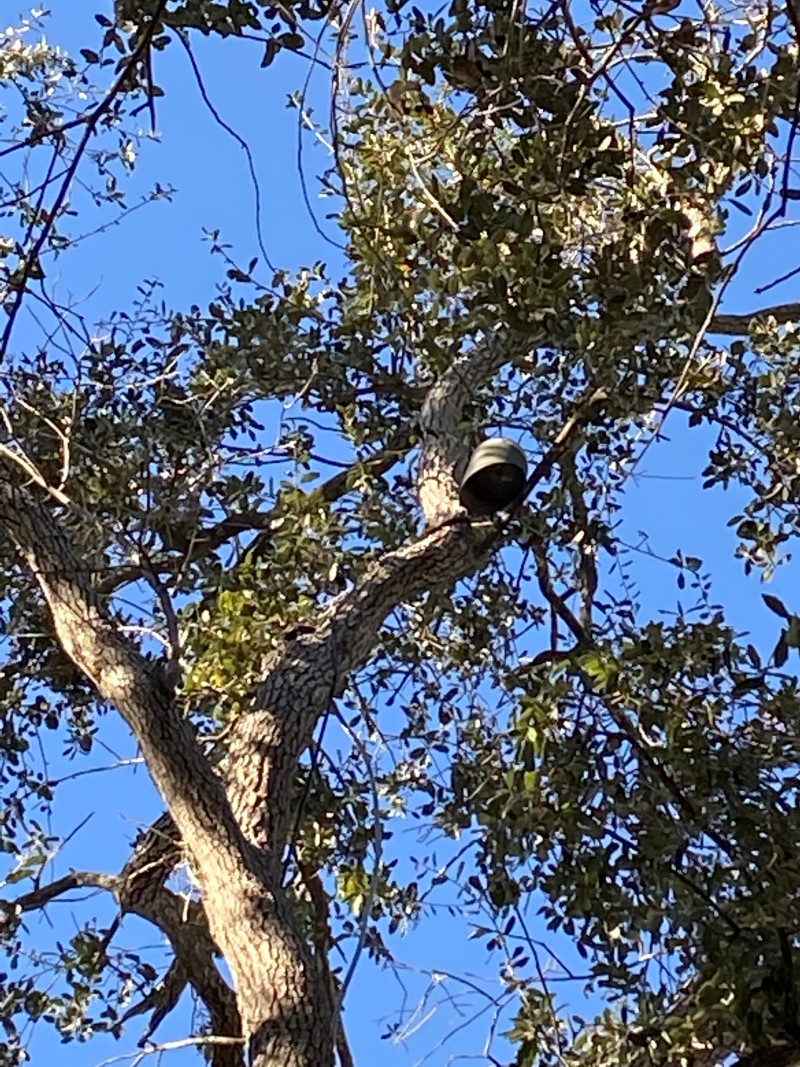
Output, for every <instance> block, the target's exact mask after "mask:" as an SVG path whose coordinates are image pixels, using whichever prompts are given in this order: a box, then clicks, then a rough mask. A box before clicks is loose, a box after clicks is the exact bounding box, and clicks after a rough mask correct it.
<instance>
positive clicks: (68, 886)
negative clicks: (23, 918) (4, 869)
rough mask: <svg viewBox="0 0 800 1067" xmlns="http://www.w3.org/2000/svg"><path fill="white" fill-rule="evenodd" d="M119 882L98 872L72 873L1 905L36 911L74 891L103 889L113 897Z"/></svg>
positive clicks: (112, 876)
mask: <svg viewBox="0 0 800 1067" xmlns="http://www.w3.org/2000/svg"><path fill="white" fill-rule="evenodd" d="M119 886H120V880H119V878H117V877H116V876H115V875H113V874H102V873H101V872H99V871H72V873H71V874H65V875H64V877H63V878H58V879H56V881H55V882H51V883H50V884H49V885H43V886H40V887H39V888H38V889H32V890H31V891H30V892H29V893H23V894H22V895H21V896H18V897H15V898H14V900H7V901H4V902H3V903H4V904H5V906H6V907H10V908H13V909H17V910H19V911H20V912H27V911H36V910H37V909H38V908H43V907H45V906H46V905H47V904H49V903H50V902H51V901H52V900H55V899H56V898H57V897H60V896H63V894H64V893H71V892H73V890H75V889H105V890H107V891H108V892H109V893H113V894H114V895H115V896H116V894H117V892H118V890H119Z"/></svg>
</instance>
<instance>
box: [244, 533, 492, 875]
mask: <svg viewBox="0 0 800 1067" xmlns="http://www.w3.org/2000/svg"><path fill="white" fill-rule="evenodd" d="M495 540H496V531H495V529H494V526H493V525H491V524H485V523H484V524H481V525H480V526H476V525H475V524H471V523H469V522H468V521H463V522H456V523H453V524H450V525H445V526H441V527H439V528H438V529H436V530H431V531H430V532H429V533H427V534H425V535H423V536H422V537H421V538H420V539H419V540H418V541H416V542H414V543H413V544H411V545H406V546H403V547H402V548H399V549H397V550H396V551H394V552H388V553H387V554H386V555H385V556H383V558H382V559H380V560H378V561H377V562H376V563H375V564H374V566H373V567H372V569H371V570H370V571H368V572H367V574H366V575H365V576H364V577H363V578H362V579H361V581H360V582H359V583H358V584H357V585H356V586H355V587H354V588H353V589H350V590H348V591H347V592H345V593H341V594H340V595H339V596H337V597H335V598H334V599H333V600H332V601H331V602H330V603H329V604H328V606H327V607H326V608H325V609H324V610H323V611H322V613H321V615H320V618H319V622H318V624H317V626H316V628H315V630H314V632H313V633H311V634H304V635H302V636H300V637H297V638H296V639H295V640H293V641H290V642H289V643H288V644H287V645H285V646H284V647H283V648H282V649H281V650H279V651H278V652H277V653H276V654H275V656H274V657H273V659H272V660H271V662H270V663H269V664H268V667H267V671H266V676H265V678H264V681H263V683H262V685H261V687H260V689H259V692H258V695H257V698H256V706H255V709H254V710H253V711H252V712H250V713H248V714H246V715H242V716H241V717H240V718H239V719H238V720H237V722H236V723H235V724H234V726H233V729H232V732H231V741H230V748H229V767H230V771H229V775H230V784H229V796H230V797H231V803H232V804H233V806H234V811H235V813H236V816H237V819H238V822H239V825H240V826H241V827H242V829H243V830H244V832H245V834H246V835H247V836H248V838H249V839H250V840H251V841H253V842H254V843H256V844H257V845H258V846H259V847H260V848H266V849H268V850H269V851H270V853H271V858H272V860H273V862H274V863H279V862H280V858H281V851H282V848H283V845H284V843H285V840H286V834H287V831H288V823H287V820H288V817H289V796H290V790H291V782H292V779H293V776H294V773H295V768H296V765H297V760H298V758H299V756H300V753H301V752H302V751H303V749H304V748H305V746H306V745H307V744H308V741H309V739H310V737H311V733H312V731H313V729H314V725H315V723H316V721H317V719H318V718H319V716H320V715H322V714H323V713H324V712H325V710H326V709H327V708H328V706H329V705H330V703H331V700H332V699H333V697H334V696H335V695H336V694H337V693H338V692H340V691H341V690H342V689H343V688H344V686H345V685H346V684H347V679H348V677H349V674H350V672H351V671H352V670H353V669H355V668H356V667H358V666H360V665H361V663H363V662H364V660H365V659H366V658H367V656H368V655H369V653H370V652H371V650H372V648H373V646H374V644H375V641H376V639H377V635H378V631H379V630H380V627H381V626H382V624H383V621H384V619H385V618H386V616H387V615H388V614H389V612H391V611H392V610H393V609H394V608H395V607H397V606H398V605H399V604H402V603H404V602H406V601H409V600H413V599H414V598H416V597H418V596H420V595H421V594H423V593H426V592H428V591H430V590H432V589H440V588H449V587H450V586H452V585H453V584H454V583H455V582H457V581H458V580H459V579H461V578H465V577H467V576H468V575H470V574H472V573H474V572H475V571H476V570H477V569H478V568H479V567H481V566H482V565H483V564H484V563H485V562H486V561H487V560H488V558H489V555H490V553H491V550H492V545H493V543H494V541H495Z"/></svg>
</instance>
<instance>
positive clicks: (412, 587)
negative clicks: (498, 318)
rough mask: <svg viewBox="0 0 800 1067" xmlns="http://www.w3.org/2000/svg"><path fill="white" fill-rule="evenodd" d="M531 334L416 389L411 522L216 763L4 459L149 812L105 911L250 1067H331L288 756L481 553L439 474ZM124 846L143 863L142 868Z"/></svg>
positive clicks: (33, 562) (7, 510)
mask: <svg viewBox="0 0 800 1067" xmlns="http://www.w3.org/2000/svg"><path fill="white" fill-rule="evenodd" d="M534 343H535V341H534V339H533V338H527V339H525V340H524V341H523V340H522V339H521V338H519V337H517V336H514V335H512V334H508V333H500V332H498V333H496V334H494V335H492V336H489V337H487V338H485V339H484V340H483V341H481V342H479V343H477V344H476V345H475V347H474V348H473V349H472V350H471V351H470V352H468V353H466V354H463V355H460V356H458V357H457V358H456V359H455V360H454V362H453V364H452V366H451V368H450V370H449V371H448V372H447V373H445V374H444V375H443V376H442V377H441V379H440V380H439V382H437V383H436V384H435V385H434V386H433V387H432V388H431V389H430V391H429V393H428V395H427V397H426V399H425V401H424V402H423V406H422V412H421V419H420V429H421V430H422V434H423V438H422V448H421V455H420V460H419V467H418V487H419V497H420V503H421V505H422V510H423V513H424V516H425V520H426V525H425V528H424V530H423V532H422V533H421V534H420V536H419V537H418V538H417V539H416V540H415V541H414V542H413V543H411V544H409V545H405V546H403V547H401V548H400V549H398V550H396V551H392V552H387V553H386V554H385V555H384V556H383V557H382V558H380V559H379V560H378V561H377V562H376V563H375V564H374V566H373V567H372V568H371V569H370V570H369V571H368V572H367V573H366V574H365V576H364V577H363V578H362V579H361V580H360V581H359V582H358V583H357V584H355V585H354V586H353V588H351V589H349V590H347V591H345V592H344V593H342V594H340V595H339V596H337V597H336V598H334V599H333V600H332V601H331V602H330V603H329V604H328V605H327V607H326V609H325V610H324V611H323V612H322V613H321V615H320V617H319V621H318V623H317V625H316V627H315V629H314V630H313V632H311V633H304V634H303V635H301V636H295V637H294V639H291V640H288V641H287V643H286V644H285V645H284V646H283V647H282V648H281V649H280V650H279V651H278V652H277V653H276V654H275V655H274V657H273V659H272V661H271V662H270V663H269V664H268V665H267V667H266V670H265V674H264V677H263V680H262V683H261V685H260V687H259V691H258V693H257V694H256V696H255V700H254V704H253V708H252V710H251V711H250V712H249V713H248V714H245V715H243V716H242V717H241V718H240V719H239V720H238V721H237V722H236V723H235V725H234V726H233V728H232V731H231V735H230V744H229V754H230V758H229V759H228V760H226V761H225V766H226V767H227V770H226V771H222V772H218V771H217V770H215V769H214V768H213V767H212V765H211V763H210V762H209V760H208V758H207V757H206V755H205V754H204V753H203V751H202V749H201V747H200V745H199V743H198V741H197V738H196V737H195V735H194V732H193V729H192V727H191V726H190V724H189V723H187V722H186V721H185V719H184V718H183V717H182V715H181V712H180V709H179V707H178V704H177V702H176V699H175V692H174V689H173V687H172V686H171V684H169V682H168V680H167V679H168V672H167V671H165V669H164V665H163V664H159V663H153V662H152V661H149V660H147V659H145V658H144V657H143V656H142V655H141V654H140V653H139V652H138V650H137V648H136V647H135V646H134V645H133V644H132V643H131V642H130V641H129V640H128V639H127V638H126V637H124V636H123V634H122V633H121V631H120V629H119V627H118V625H117V623H116V621H115V619H114V618H113V617H112V615H111V614H110V613H109V612H108V610H107V609H106V607H105V600H104V598H103V597H102V596H101V595H100V594H99V593H98V588H97V584H98V583H96V582H94V583H93V581H92V579H91V577H90V575H89V571H88V569H87V567H86V566H85V564H84V562H83V561H82V560H81V558H80V557H79V555H78V553H77V551H76V549H75V546H74V545H73V543H72V542H71V540H70V537H69V535H68V533H67V532H66V531H65V527H64V524H63V522H60V521H59V517H58V515H57V513H56V512H54V510H53V508H52V507H51V506H50V505H49V503H48V502H47V498H46V495H45V494H44V493H42V492H39V491H38V490H33V489H31V488H29V487H26V486H23V485H22V484H20V482H21V479H20V478H19V470H17V469H15V467H14V465H13V464H11V463H9V462H8V461H6V465H5V467H4V469H3V478H2V481H0V528H2V529H3V530H4V531H5V532H6V534H7V535H8V536H10V537H11V539H12V540H13V542H14V543H15V544H16V546H17V549H18V551H19V553H20V555H21V557H22V559H23V560H24V563H25V565H26V566H27V568H28V569H29V571H30V573H31V575H32V577H34V578H35V580H36V581H37V582H38V584H39V586H40V588H41V591H42V593H43V595H44V597H45V599H46V601H47V603H48V605H49V607H50V611H51V614H52V620H53V625H54V629H55V633H56V635H57V638H58V640H59V642H60V644H61V646H62V648H63V650H64V651H65V652H66V654H67V655H68V656H69V657H70V659H71V660H72V661H73V662H74V663H75V665H76V666H77V667H78V668H79V669H80V670H81V671H82V672H83V673H84V674H85V676H86V677H87V678H88V679H89V680H90V682H91V683H92V684H93V685H94V686H95V688H96V689H97V692H98V693H99V694H100V696H101V697H102V698H103V699H104V700H106V701H108V702H109V703H111V704H113V705H114V706H115V707H116V708H117V710H118V711H119V713H120V714H121V715H122V716H123V718H124V719H125V721H126V722H127V724H128V726H129V727H130V729H131V731H132V733H133V734H134V736H135V737H136V739H137V741H138V743H139V745H140V748H141V752H142V755H143V757H144V759H145V761H146V763H147V766H148V768H149V770H150V774H151V776H152V778H153V781H154V783H155V785H156V787H157V788H158V790H159V792H160V793H161V796H162V797H163V799H164V801H165V804H166V806H167V814H166V815H165V816H164V818H163V821H162V823H161V825H160V826H157V827H155V828H154V831H153V833H154V834H155V836H151V837H150V838H149V839H148V838H147V837H145V839H143V840H142V841H140V842H139V846H138V853H137V852H136V851H135V853H134V857H133V858H132V866H131V864H129V866H128V868H126V871H124V872H123V874H122V876H120V879H119V881H118V883H115V886H114V887H113V888H114V890H115V891H116V894H117V897H118V899H119V900H120V904H121V906H122V908H123V909H127V910H131V911H138V912H139V913H140V914H144V915H147V916H148V917H149V918H151V920H152V921H155V922H157V923H158V924H159V925H160V926H161V928H162V929H163V930H164V932H165V933H166V935H167V936H168V937H169V939H170V941H171V942H172V944H173V948H174V949H175V952H176V959H177V962H178V967H177V970H176V985H178V984H180V981H189V982H191V983H192V984H193V985H194V986H195V988H196V989H197V990H198V992H199V993H200V995H201V996H202V997H203V998H204V999H205V1001H206V1003H207V1004H208V1005H209V1010H210V1011H211V1012H212V1016H215V1018H214V1021H215V1023H217V1024H218V1025H219V1026H220V1028H221V1032H222V1033H223V1034H226V1033H227V1034H230V1033H231V1032H232V1030H233V1031H235V1030H236V1028H237V1027H238V1026H239V1025H241V1034H242V1036H243V1038H244V1042H245V1045H246V1047H247V1059H248V1062H249V1063H250V1064H251V1065H252V1067H277V1065H281V1067H324V1065H326V1064H332V1063H333V1058H334V1051H333V1033H334V1026H333V1010H334V1008H333V997H332V991H331V989H330V984H329V978H328V972H327V969H326V967H325V962H324V961H323V960H321V959H318V958H317V957H316V956H315V954H314V952H313V950H312V948H311V946H310V945H309V944H308V943H307V941H306V939H305V937H304V936H303V934H302V932H301V931H300V929H299V927H298V925H297V923H296V921H295V918H294V916H293V914H292V909H291V907H290V904H289V901H288V899H287V896H286V893H285V891H284V888H283V885H282V870H283V865H282V859H283V854H284V849H285V847H286V844H287V836H288V833H289V811H290V808H291V801H292V785H293V781H294V778H295V773H296V768H297V761H298V759H299V757H300V755H301V753H302V752H303V750H304V749H305V748H306V746H307V745H308V743H309V741H310V739H311V736H312V733H313V730H314V727H315V725H316V723H317V721H318V719H319V717H320V716H321V715H323V714H324V713H325V711H326V710H327V708H328V707H329V705H330V703H331V700H332V699H333V698H334V696H335V695H336V694H338V693H340V692H341V691H342V690H343V689H344V687H345V686H346V684H347V680H348V677H349V675H350V674H351V673H352V671H353V670H354V669H356V668H357V667H358V666H360V665H361V664H363V662H364V661H365V660H366V659H367V657H368V656H369V654H370V651H371V649H372V648H373V647H374V644H375V641H376V638H377V634H378V632H379V630H380V628H381V625H382V624H383V621H384V620H385V618H386V616H387V615H388V614H389V613H390V612H391V611H392V610H393V609H394V608H395V607H397V606H398V605H399V604H400V603H402V602H404V601H408V600H412V599H413V598H415V597H417V596H419V595H421V594H423V593H425V592H428V591H430V590H433V589H441V588H450V587H452V586H453V585H454V584H455V583H456V582H457V581H459V580H460V579H462V578H464V577H466V576H468V575H470V574H472V573H474V572H475V571H476V570H478V569H479V568H480V567H482V566H484V565H485V564H486V562H487V561H488V559H489V558H490V556H491V553H492V551H493V549H494V547H495V545H496V544H497V543H498V538H497V531H496V530H495V528H494V527H493V526H492V524H491V523H488V524H487V523H486V522H483V523H473V522H471V521H469V519H468V517H467V516H466V515H465V513H464V512H463V510H462V509H461V507H460V505H459V502H458V492H457V485H456V482H455V478H454V472H455V470H456V469H457V468H458V467H459V465H461V464H463V461H464V459H465V455H466V448H467V444H466V435H465V433H464V431H463V428H462V425H461V423H462V414H463V409H464V405H465V403H466V401H467V400H468V398H469V397H470V395H471V394H472V393H473V391H474V390H475V389H477V388H479V387H480V386H481V385H484V384H485V383H486V382H487V381H490V380H491V378H492V376H493V375H494V374H495V373H496V372H497V371H498V370H499V369H500V367H502V366H503V364H504V363H505V362H506V361H507V359H508V358H509V355H510V354H511V352H512V350H513V349H514V348H516V349H519V347H520V346H521V345H525V346H526V347H527V348H528V349H530V348H531V347H533V345H534ZM62 506H63V502H62ZM176 837H178V838H180V840H181V841H182V846H183V848H184V849H185V851H186V853H187V855H188V857H189V860H190V862H191V865H192V869H193V872H194V875H195V877H196V879H197V882H198V885H199V887H200V890H201V893H202V900H203V909H204V912H205V917H204V918H203V919H201V918H199V917H196V922H197V923H198V924H199V925H198V926H197V930H196V931H195V933H197V932H198V931H199V936H198V937H196V938H195V941H194V942H193V943H192V944H191V947H190V946H189V944H188V942H187V939H186V930H185V919H183V920H182V918H181V916H180V915H179V914H178V913H177V912H176V910H175V909H174V907H173V904H174V902H173V901H171V899H170V896H171V895H170V894H169V892H168V890H166V889H165V888H164V884H163V883H164V880H165V878H166V876H167V875H168V873H169V870H170V862H171V861H170V856H171V855H174V841H175V839H176ZM159 841H160V842H161V845H159ZM170 850H172V852H171V851H170ZM137 855H138V856H139V860H140V861H141V860H142V857H143V856H145V857H146V856H150V860H149V861H148V862H145V863H144V865H143V866H142V864H141V862H140V863H139V864H137V863H136V856H137ZM173 862H174V860H173ZM146 870H149V872H150V877H149V878H147V877H144V875H143V874H142V872H143V871H146ZM153 872H155V877H153ZM106 888H111V886H106ZM28 903H29V904H30V906H31V907H33V906H36V904H35V902H34V901H30V902H28ZM206 923H207V926H206ZM204 931H205V932H204ZM190 936H191V935H190ZM216 946H218V948H219V951H220V952H221V953H222V954H223V956H224V957H225V960H226V961H227V963H228V965H229V967H230V970H231V974H232V976H233V979H234V987H235V1000H233V999H232V998H228V997H226V994H225V988H227V987H225V988H223V987H224V986H225V983H224V982H223V981H222V979H221V978H220V977H219V973H218V972H217V971H216V968H215V967H214V964H213V960H212V959H211V957H212V955H213V952H214V949H215V947H216ZM212 972H213V973H212ZM217 1032H218V1033H219V1032H220V1031H217ZM215 1055H216V1053H215ZM239 1057H240V1051H239V1050H238V1049H237V1050H236V1052H235V1053H234V1052H232V1051H231V1050H230V1049H228V1050H227V1051H226V1052H224V1053H220V1056H219V1057H217V1059H216V1062H217V1063H218V1064H219V1065H220V1067H223V1064H235V1063H236V1062H237V1060H238V1059H239Z"/></svg>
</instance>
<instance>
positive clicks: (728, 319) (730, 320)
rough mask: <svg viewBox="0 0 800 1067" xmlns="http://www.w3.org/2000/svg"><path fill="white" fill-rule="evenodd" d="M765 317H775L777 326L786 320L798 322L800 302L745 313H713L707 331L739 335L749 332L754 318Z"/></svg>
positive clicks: (799, 320)
mask: <svg viewBox="0 0 800 1067" xmlns="http://www.w3.org/2000/svg"><path fill="white" fill-rule="evenodd" d="M767 318H771V319H775V321H776V322H777V323H778V325H779V326H783V325H784V324H785V323H787V322H800V304H798V303H793V304H774V305H773V306H772V307H766V308H762V309H761V310H760V311H751V312H750V313H749V314H745V315H715V316H714V317H713V319H712V320H711V323H710V325H709V327H708V332H709V333H721V334H726V335H728V336H731V337H741V336H744V335H745V334H747V333H749V332H750V329H751V328H752V325H753V322H754V321H755V320H756V319H767Z"/></svg>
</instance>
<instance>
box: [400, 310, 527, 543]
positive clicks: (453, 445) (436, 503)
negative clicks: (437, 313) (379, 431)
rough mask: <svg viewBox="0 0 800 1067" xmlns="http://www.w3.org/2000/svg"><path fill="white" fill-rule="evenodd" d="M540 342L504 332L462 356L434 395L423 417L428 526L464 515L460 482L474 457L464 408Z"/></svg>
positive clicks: (423, 498)
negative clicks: (494, 379) (516, 357)
mask: <svg viewBox="0 0 800 1067" xmlns="http://www.w3.org/2000/svg"><path fill="white" fill-rule="evenodd" d="M539 340H540V339H539V338H537V337H533V336H524V335H523V334H519V333H514V332H513V331H511V330H509V329H506V328H503V329H498V330H496V331H495V332H494V333H491V334H487V335H486V337H484V338H482V339H481V340H480V341H478V342H477V343H476V344H475V345H473V346H472V348H470V349H469V351H467V352H465V353H464V354H463V355H460V356H457V357H456V359H455V360H454V361H453V363H452V365H451V366H450V368H449V369H448V370H447V371H445V373H444V374H443V375H442V376H441V378H440V379H439V381H438V382H436V383H435V384H434V385H433V386H431V388H430V389H429V390H428V394H427V396H426V397H425V400H424V401H423V404H422V410H421V412H420V429H421V430H422V433H423V443H422V453H421V455H420V461H419V474H418V478H417V488H418V492H419V500H420V504H421V506H422V511H423V514H424V516H425V522H426V523H427V525H428V526H438V525H440V524H441V523H442V522H446V521H447V520H448V519H451V518H452V517H453V516H455V515H459V514H464V509H463V508H462V507H461V503H460V501H459V499H458V484H457V478H458V475H459V473H460V471H461V469H462V468H463V467H464V466H465V462H466V460H467V459H468V458H469V442H468V436H469V435H468V433H467V431H466V430H465V427H464V425H463V419H464V408H465V406H466V404H467V403H468V401H469V400H470V398H471V397H473V396H474V395H475V394H476V393H477V391H478V390H479V389H480V388H481V387H482V386H484V385H486V384H487V382H489V381H491V379H492V378H493V377H494V376H495V374H497V372H498V371H499V370H500V369H501V368H502V367H503V366H504V365H505V364H506V363H508V362H509V361H510V359H511V357H512V356H513V355H518V354H519V353H520V351H530V349H531V348H533V347H535V346H536V344H538V343H539Z"/></svg>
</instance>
